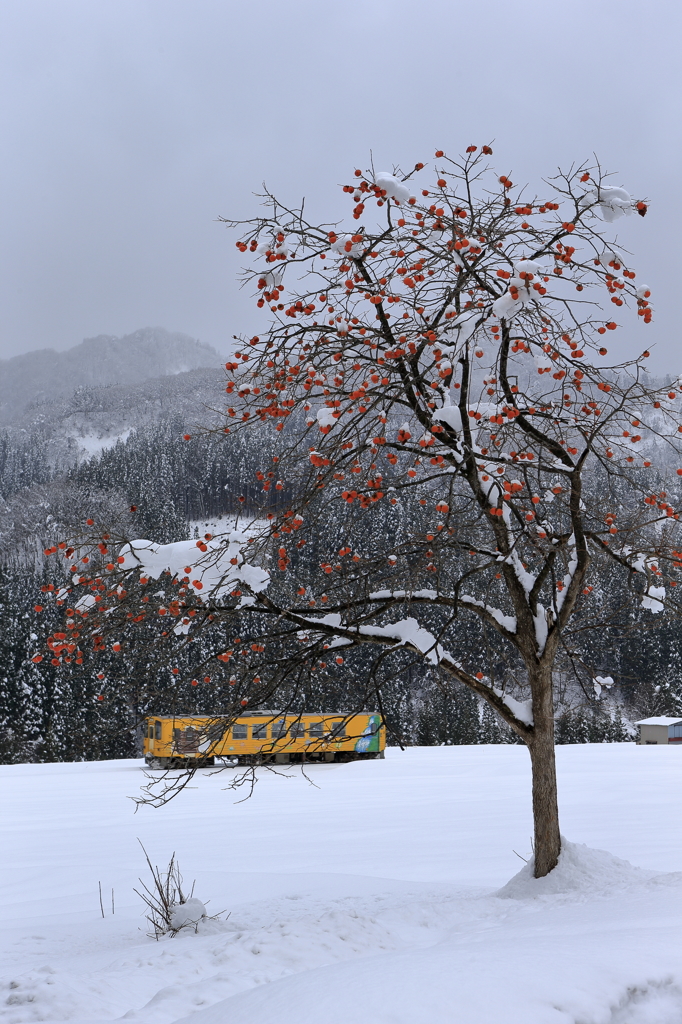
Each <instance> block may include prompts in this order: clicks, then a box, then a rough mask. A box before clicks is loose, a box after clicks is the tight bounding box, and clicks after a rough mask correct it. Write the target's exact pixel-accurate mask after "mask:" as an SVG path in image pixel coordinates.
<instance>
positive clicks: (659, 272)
mask: <svg viewBox="0 0 682 1024" xmlns="http://www.w3.org/2000/svg"><path fill="white" fill-rule="evenodd" d="M680 21H681V16H680V5H679V2H674V0H650V2H649V3H635V2H632V0H568V2H563V3H559V2H557V0H515V2H513V3H510V2H509V0H419V2H416V0H362V2H360V0H331V2H329V0H327V2H326V3H325V2H322V0H274V2H273V0H258V2H246V0H241V2H235V0H0V68H1V70H0V82H1V85H0V91H1V108H0V130H1V132H2V138H3V157H2V160H1V161H0V211H1V214H0V238H1V239H2V241H1V243H0V244H1V251H2V256H1V263H0V357H7V356H10V355H15V354H17V353H19V352H22V351H27V350H29V349H36V348H45V347H53V348H66V347H70V346H71V345H74V344H76V343H78V342H79V341H80V340H82V338H84V337H89V336H93V335H96V334H103V333H105V334H116V335H121V334H126V333H129V332H131V331H133V330H135V329H136V328H138V327H143V326H147V325H160V326H165V327H167V328H169V329H171V330H180V331H186V332H187V333H188V334H191V335H193V336H195V337H199V338H201V339H202V340H203V341H207V342H209V343H211V344H213V345H215V346H216V347H217V348H219V349H220V350H223V351H225V350H226V349H227V348H228V346H229V339H230V337H231V335H232V334H233V333H236V332H238V331H240V330H245V331H250V332H252V331H254V330H258V329H259V328H260V327H262V320H261V319H260V316H261V314H259V313H258V312H257V311H256V309H255V307H254V305H253V303H252V302H251V301H247V299H246V297H245V295H244V293H240V292H239V289H238V287H237V284H236V280H235V276H236V271H237V269H238V261H237V253H236V250H235V248H234V239H233V238H232V237H231V236H230V235H229V233H228V232H227V231H226V230H225V229H224V228H223V227H222V226H220V225H218V224H216V223H215V218H216V217H217V216H218V215H220V214H223V215H226V216H227V215H234V216H242V215H243V216H248V215H250V214H251V213H253V212H255V210H256V200H255V199H254V198H253V197H252V192H253V191H255V190H257V189H258V187H259V185H260V183H261V182H262V181H263V180H266V181H267V183H268V185H269V187H270V188H271V189H273V190H275V191H276V192H278V193H279V194H281V195H282V197H285V198H286V199H288V200H291V201H293V200H296V199H298V198H299V197H300V196H301V195H305V196H306V197H307V199H308V201H309V202H310V203H311V204H312V207H313V209H315V210H317V211H318V212H319V214H320V218H321V219H331V218H332V216H333V215H334V214H335V213H336V212H338V211H339V210H341V209H343V211H344V213H345V212H346V206H345V205H343V206H342V204H341V196H340V193H339V191H338V189H336V187H335V186H336V185H337V184H339V183H343V182H345V181H347V180H348V179H349V177H350V175H351V173H352V169H353V168H354V167H355V166H361V167H366V166H368V163H369V152H370V150H372V151H373V153H374V160H375V166H382V167H387V168H390V166H391V165H393V164H403V165H404V166H406V167H409V166H412V165H413V164H414V162H415V161H417V160H429V159H430V158H431V157H432V156H433V151H434V149H435V148H436V147H441V148H443V149H446V150H448V151H449V152H458V151H459V150H460V149H461V148H462V147H465V146H466V145H468V144H469V143H471V142H473V143H478V144H481V143H483V142H488V141H490V140H491V139H495V144H494V150H495V161H496V162H497V166H499V169H500V172H501V173H502V172H504V173H511V174H512V176H513V180H514V181H515V182H520V181H538V180H539V179H540V178H541V177H543V176H545V175H549V174H551V173H552V172H553V171H554V170H555V169H556V167H557V165H564V166H566V165H568V164H569V163H570V162H571V161H573V160H578V161H580V160H582V159H584V158H585V157H589V156H590V155H591V154H592V153H593V152H596V153H597V154H598V156H599V158H600V160H601V162H602V164H603V165H605V166H607V167H608V168H609V169H613V170H616V171H617V172H618V174H617V175H616V177H615V178H614V179H613V183H614V184H619V185H623V186H624V187H625V188H627V189H628V190H629V191H631V192H632V193H633V194H634V195H636V196H637V197H638V198H639V197H643V196H647V197H648V198H649V199H650V201H651V208H650V213H649V215H648V216H647V217H646V219H644V220H641V219H640V218H638V217H631V218H628V219H627V220H621V221H620V222H619V223H618V225H617V227H618V229H619V236H620V239H621V240H622V242H623V244H625V245H626V246H627V247H628V248H629V249H631V250H634V252H635V253H636V255H637V259H636V260H635V261H634V265H635V266H636V267H637V269H638V271H639V273H638V277H639V279H640V280H645V281H646V283H647V284H649V285H650V286H651V287H652V290H653V298H654V302H655V308H656V319H655V322H654V324H652V325H651V326H650V327H648V328H644V327H643V325H642V324H641V323H637V324H634V326H633V327H632V328H631V329H629V330H628V332H627V333H626V332H623V333H622V334H620V332H619V341H620V344H621V345H622V346H625V347H626V348H627V349H628V350H630V349H632V351H634V350H635V349H637V350H638V351H641V350H642V348H644V347H646V346H649V345H654V344H655V346H656V348H655V354H654V359H653V360H652V363H653V366H652V369H653V368H656V369H658V370H664V369H665V370H671V371H675V372H679V371H682V354H681V353H680V345H679V340H678V339H679V337H680V328H679V324H678V321H679V316H678V307H679V304H680V285H679V283H678V279H677V273H678V271H677V265H676V259H677V257H676V256H675V253H676V252H677V243H676V241H675V239H677V238H678V237H680V227H681V224H680V221H681V219H682V215H681V210H680V206H681V199H680V197H681V195H682V187H681V186H682V182H681V180H680V179H681V177H682V161H681V159H680V157H681V146H680V132H681V121H682V119H681V118H680V105H681V90H680V85H681V78H682V75H681V71H680V66H681V63H682V61H681V58H680V41H681V36H680V27H681V26H680ZM633 319H636V318H633Z"/></svg>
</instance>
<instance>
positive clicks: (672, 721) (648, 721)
mask: <svg viewBox="0 0 682 1024" xmlns="http://www.w3.org/2000/svg"><path fill="white" fill-rule="evenodd" d="M680 723H682V718H667V717H666V716H665V715H657V716H655V717H654V718H643V719H642V721H641V722H635V725H680Z"/></svg>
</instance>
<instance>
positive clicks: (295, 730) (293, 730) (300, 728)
mask: <svg viewBox="0 0 682 1024" xmlns="http://www.w3.org/2000/svg"><path fill="white" fill-rule="evenodd" d="M289 735H290V736H291V738H292V739H294V740H295V739H296V738H297V737H298V736H305V725H304V724H303V722H292V723H291V726H290V728H289Z"/></svg>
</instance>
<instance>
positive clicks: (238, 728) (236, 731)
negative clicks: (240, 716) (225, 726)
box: [232, 722, 248, 740]
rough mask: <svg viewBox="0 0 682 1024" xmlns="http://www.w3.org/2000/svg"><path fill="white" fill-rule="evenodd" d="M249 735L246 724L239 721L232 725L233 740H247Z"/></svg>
mask: <svg viewBox="0 0 682 1024" xmlns="http://www.w3.org/2000/svg"><path fill="white" fill-rule="evenodd" d="M247 735H248V730H247V727H246V726H245V725H242V724H241V722H238V723H237V724H236V725H233V726H232V739H233V740H245V739H246V737H247Z"/></svg>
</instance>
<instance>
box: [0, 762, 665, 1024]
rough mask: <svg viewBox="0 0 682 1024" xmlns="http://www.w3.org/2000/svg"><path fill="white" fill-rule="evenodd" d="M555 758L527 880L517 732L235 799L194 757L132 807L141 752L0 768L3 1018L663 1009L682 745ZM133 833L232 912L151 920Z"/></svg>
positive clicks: (645, 1014)
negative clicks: (493, 741)
mask: <svg viewBox="0 0 682 1024" xmlns="http://www.w3.org/2000/svg"><path fill="white" fill-rule="evenodd" d="M557 754H558V764H559V776H560V798H561V807H562V828H563V832H564V834H565V835H566V836H567V837H568V839H569V840H570V844H566V846H565V852H564V854H563V855H562V861H561V864H560V866H559V868H558V869H557V871H556V872H554V873H553V874H552V875H551V876H549V878H548V879H546V880H543V881H535V880H533V879H532V878H531V877H529V875H528V870H527V868H525V867H524V865H523V864H522V863H521V861H520V860H519V859H518V856H517V854H516V853H515V852H514V851H517V852H518V854H521V855H523V856H524V857H527V856H528V852H529V845H530V843H529V836H530V834H531V819H530V808H529V797H530V779H529V769H528V757H527V754H526V752H525V750H524V749H523V748H521V747H516V746H495V747H485V746H481V747H447V748H442V747H440V748H413V749H410V750H406V751H405V752H401V751H399V750H395V749H390V750H388V751H387V756H386V760H385V761H368V762H359V763H356V764H349V765H328V766H327V765H324V766H322V765H320V766H316V767H314V768H311V769H310V770H309V773H308V774H309V778H310V780H311V782H312V783H314V785H313V784H311V782H309V781H307V780H306V779H305V778H304V777H302V776H301V774H300V772H299V771H297V770H293V769H292V770H290V772H289V773H288V777H284V778H283V777H281V776H274V775H271V774H268V773H265V774H264V775H263V776H262V778H261V780H260V781H259V783H258V785H257V787H256V791H255V793H254V796H253V797H252V799H250V800H247V801H246V802H243V803H237V802H236V801H237V800H239V799H240V798H241V796H242V795H243V794H241V793H240V794H238V795H237V794H235V793H233V792H231V791H226V790H225V785H226V782H227V780H228V778H229V777H230V776H229V773H228V772H225V773H224V774H218V775H213V776H211V774H210V772H209V771H206V772H205V773H204V775H203V776H202V777H200V778H197V779H196V780H195V786H194V788H192V789H191V790H187V791H185V792H184V793H183V794H182V796H180V797H179V798H178V799H177V800H176V801H174V802H173V803H172V804H171V805H169V806H168V807H166V808H163V809H161V810H156V811H155V810H151V809H148V808H143V809H142V810H140V811H139V812H138V813H137V814H134V805H133V804H132V803H131V801H130V800H129V799H127V798H128V797H130V796H133V795H135V793H136V792H137V790H138V787H139V785H140V782H141V780H142V772H141V771H140V767H139V762H134V761H113V762H100V763H91V764H53V765H17V766H5V767H1V768H0V776H1V792H2V798H1V801H2V802H1V806H0V815H1V817H0V821H1V822H2V831H3V843H2V852H1V855H0V856H1V860H2V864H1V868H0V884H1V888H0V906H1V907H2V912H1V913H0V947H1V949H2V957H1V961H0V1024H5V1022H7V1024H14V1022H16V1024H20V1022H25V1021H67V1020H68V1021H83V1022H86V1021H87V1022H94V1021H103V1020H112V1019H115V1018H119V1017H124V1018H125V1020H126V1021H131V1022H135V1024H147V1022H148V1024H171V1022H173V1021H176V1020H185V1019H187V1020H188V1021H191V1024H275V1022H277V1024H294V1022H295V1024H313V1022H314V1024H318V1022H322V1021H324V1022H325V1024H350V1022H351V1021H360V1020H362V1021H367V1022H371V1024H441V1022H442V1024H445V1022H448V1024H450V1022H454V1024H493V1022H494V1024H679V1022H680V1021H682V962H681V960H682V913H681V910H682V906H681V902H682V900H681V897H682V873H680V872H681V869H682V843H681V840H682V828H681V826H680V788H681V787H680V782H681V779H682V750H678V749H676V748H674V747H664V746H661V747H637V746H634V745H633V744H621V745H615V744H604V745H591V746H565V747H560V748H559V749H558V752H557ZM136 837H139V838H140V839H141V840H142V842H143V843H144V844H145V846H146V848H147V850H148V851H149V853H150V855H151V857H152V860H153V861H154V862H155V863H158V864H165V863H167V862H168V860H169V858H170V855H171V854H172V853H173V852H174V851H175V852H176V853H177V856H178V860H179V863H180V867H181V869H182V871H183V873H184V875H185V878H186V880H189V881H190V882H191V880H192V879H194V878H196V891H195V895H196V896H197V897H199V898H200V899H202V900H203V901H204V902H205V901H207V900H210V904H209V908H208V909H209V912H210V913H211V912H212V913H217V912H218V911H222V910H225V911H229V912H230V916H229V917H228V918H227V919H225V918H224V917H223V918H222V919H221V920H220V921H209V922H206V923H204V924H203V925H202V926H200V928H199V934H194V933H193V932H181V933H180V934H179V935H178V936H177V937H176V938H172V939H164V940H162V941H160V942H155V941H154V940H153V939H150V938H148V937H147V936H146V934H145V930H146V929H145V925H144V922H143V920H142V904H141V902H140V900H139V899H138V897H137V896H136V895H135V894H134V893H133V891H132V890H133V886H134V885H136V884H137V878H138V876H139V875H142V877H143V878H144V863H143V857H142V852H141V850H140V847H139V845H138V843H137V841H136ZM578 844H586V845H585V846H580V845H578ZM595 850H608V851H609V853H598V852H595ZM616 858H623V859H624V860H625V861H629V862H631V863H630V864H628V863H624V862H623V860H617V859H616ZM631 865H637V867H632V866H631ZM519 868H521V873H520V875H517V872H518V870H519ZM515 875H516V877H515V878H514V879H513V880H512V881H510V879H512V876H515ZM98 882H101V884H102V890H103V896H104V908H105V914H106V916H105V918H104V919H102V916H101V912H100V906H99V895H98ZM112 888H113V889H114V893H115V914H114V915H112V913H111V890H112Z"/></svg>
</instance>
